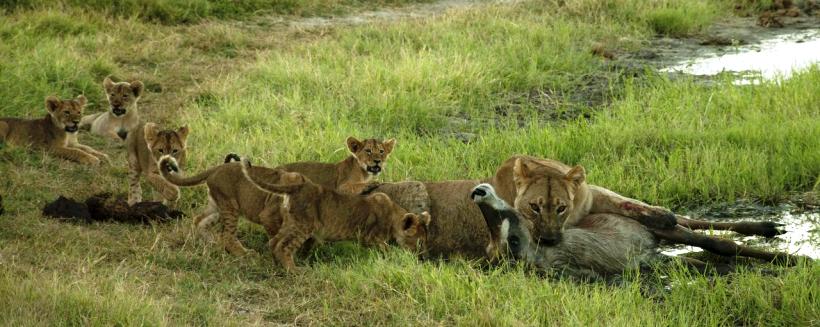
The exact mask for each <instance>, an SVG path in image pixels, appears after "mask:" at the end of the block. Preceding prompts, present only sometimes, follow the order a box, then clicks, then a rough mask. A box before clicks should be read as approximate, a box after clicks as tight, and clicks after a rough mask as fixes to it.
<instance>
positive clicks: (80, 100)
mask: <svg viewBox="0 0 820 327" xmlns="http://www.w3.org/2000/svg"><path fill="white" fill-rule="evenodd" d="M75 100H77V103H79V104H80V107H85V105H86V104H87V103H88V99H86V98H85V95H82V94H80V95H78V96H77V98H76V99H75Z"/></svg>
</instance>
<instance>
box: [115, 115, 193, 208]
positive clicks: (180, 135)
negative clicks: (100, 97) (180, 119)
mask: <svg viewBox="0 0 820 327" xmlns="http://www.w3.org/2000/svg"><path fill="white" fill-rule="evenodd" d="M189 132H190V129H189V128H188V127H187V126H183V127H180V128H179V129H177V130H160V128H159V127H158V126H157V125H156V124H154V123H147V124H140V125H139V127H138V128H136V129H134V131H133V132H131V133H128V137H127V138H126V139H125V144H126V145H125V147H126V151H127V153H128V169H129V179H130V184H129V185H130V192H129V193H128V204H131V205H133V204H134V203H137V202H140V201H142V188H141V187H140V176H145V179H146V180H147V181H148V183H149V184H151V186H152V187H153V188H154V190H156V191H158V192H159V194H160V195H161V197H162V198H163V202H165V203H166V204H168V203H173V202H175V201H177V200H178V199H179V187H177V186H176V185H173V184H171V183H169V182H168V181H166V180H165V179H164V178H162V176H160V175H159V170H157V162H158V161H159V158H160V157H162V156H163V155H170V156H172V157H173V158H174V159H176V161H177V163H178V164H179V165H184V163H185V157H186V155H187V153H188V150H187V142H186V141H187V139H188V133H189Z"/></svg>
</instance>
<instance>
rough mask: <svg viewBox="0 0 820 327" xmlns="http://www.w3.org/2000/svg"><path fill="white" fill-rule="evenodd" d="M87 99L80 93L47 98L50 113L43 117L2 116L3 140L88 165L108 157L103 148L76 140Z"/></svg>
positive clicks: (0, 132)
mask: <svg viewBox="0 0 820 327" xmlns="http://www.w3.org/2000/svg"><path fill="white" fill-rule="evenodd" d="M86 103H87V101H86V99H85V96H83V95H80V96H77V98H75V99H71V100H60V99H59V98H57V97H56V96H50V97H48V98H46V109H47V111H48V114H47V115H46V116H45V117H44V118H41V119H19V118H0V141H3V142H7V143H10V144H15V145H20V146H31V147H34V148H41V149H44V150H46V151H48V152H50V153H53V154H54V155H56V156H58V157H60V158H63V159H68V160H71V161H76V162H79V163H83V164H88V165H98V164H99V163H100V160H105V161H109V160H108V156H107V155H106V154H104V153H102V152H99V151H97V150H94V149H92V148H91V147H89V146H86V145H82V144H80V143H79V141H78V140H77V131H78V129H79V123H80V117H82V114H83V108H84V107H85V105H86Z"/></svg>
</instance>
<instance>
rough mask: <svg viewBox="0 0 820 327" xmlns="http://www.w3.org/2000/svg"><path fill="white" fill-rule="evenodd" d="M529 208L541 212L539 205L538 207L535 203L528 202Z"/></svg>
mask: <svg viewBox="0 0 820 327" xmlns="http://www.w3.org/2000/svg"><path fill="white" fill-rule="evenodd" d="M530 209H532V211H533V212H535V213H541V207H539V206H538V205H537V204H535V203H530Z"/></svg>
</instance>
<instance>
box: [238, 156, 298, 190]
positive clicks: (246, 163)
mask: <svg viewBox="0 0 820 327" xmlns="http://www.w3.org/2000/svg"><path fill="white" fill-rule="evenodd" d="M240 161H241V163H242V174H244V175H245V178H247V179H248V180H249V181H250V182H251V184H253V185H255V186H256V187H257V188H259V189H260V190H262V191H265V192H269V193H278V194H290V193H295V192H297V191H299V189H301V188H302V187H303V186H304V185H305V184H304V183H302V184H293V185H279V184H271V183H268V182H266V181H263V180H260V179H257V178H256V177H255V176H253V174H251V171H250V168H251V162H250V160H248V158H245V157H242V158H241V159H240Z"/></svg>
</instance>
